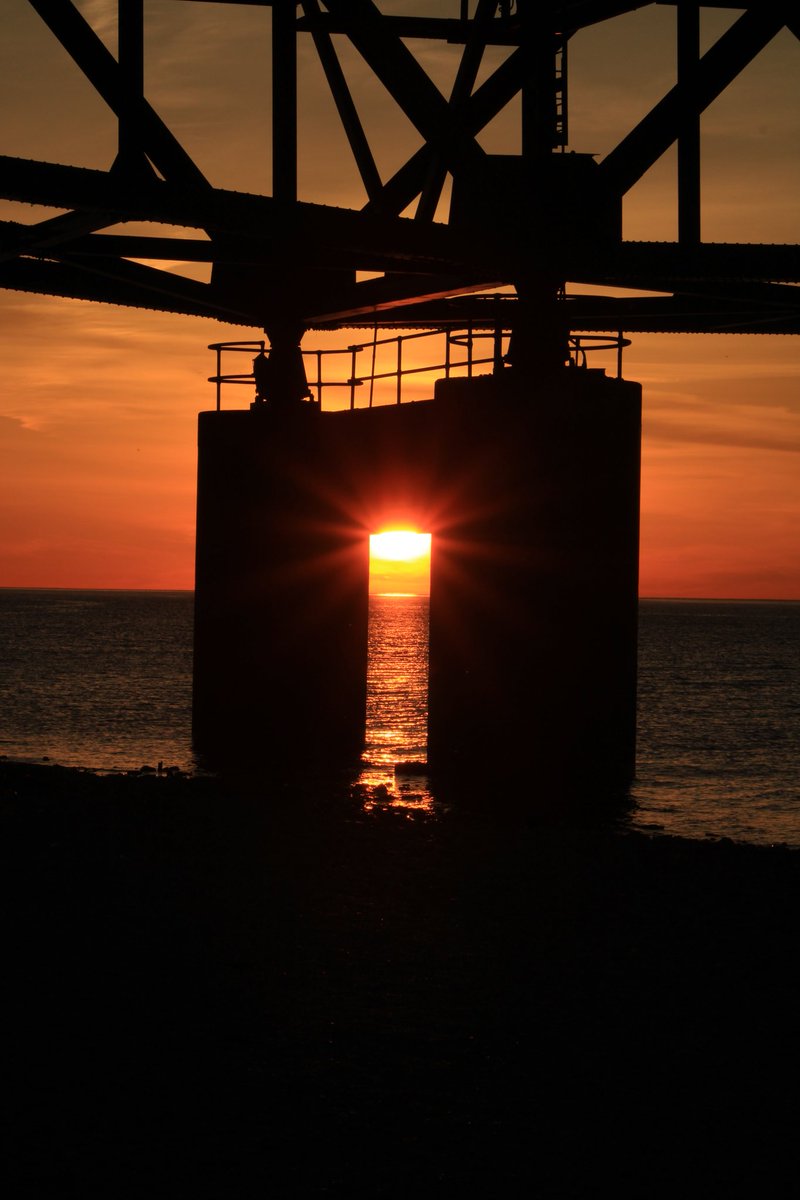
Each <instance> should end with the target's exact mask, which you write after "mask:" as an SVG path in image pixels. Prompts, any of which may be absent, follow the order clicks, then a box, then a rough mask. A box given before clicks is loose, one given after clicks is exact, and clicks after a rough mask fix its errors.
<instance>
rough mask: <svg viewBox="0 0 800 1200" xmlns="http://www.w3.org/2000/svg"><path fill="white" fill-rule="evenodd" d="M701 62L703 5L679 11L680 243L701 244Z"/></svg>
mask: <svg viewBox="0 0 800 1200" xmlns="http://www.w3.org/2000/svg"><path fill="white" fill-rule="evenodd" d="M699 61H700V5H699V4H682V5H681V6H680V7H679V8H678V91H679V93H680V95H681V96H684V95H685V96H686V103H685V104H683V105H682V108H683V112H682V114H681V126H680V132H679V134H678V241H680V242H683V243H684V244H692V243H695V242H699V241H700V113H699V112H698V111H697V109H696V108H694V106H693V105H692V103H691V93H692V89H693V87H694V86H695V77H696V75H697V69H698V63H699Z"/></svg>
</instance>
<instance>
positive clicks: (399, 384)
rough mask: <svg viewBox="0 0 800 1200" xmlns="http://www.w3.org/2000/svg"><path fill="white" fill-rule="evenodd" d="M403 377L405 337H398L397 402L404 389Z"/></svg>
mask: <svg viewBox="0 0 800 1200" xmlns="http://www.w3.org/2000/svg"><path fill="white" fill-rule="evenodd" d="M402 379H403V339H402V337H398V339H397V403H398V404H399V403H400V393H401V391H402V386H403V384H402Z"/></svg>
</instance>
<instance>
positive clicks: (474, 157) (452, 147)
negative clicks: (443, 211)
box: [325, 0, 485, 169]
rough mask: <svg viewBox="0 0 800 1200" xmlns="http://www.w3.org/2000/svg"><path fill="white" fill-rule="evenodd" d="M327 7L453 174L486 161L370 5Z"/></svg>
mask: <svg viewBox="0 0 800 1200" xmlns="http://www.w3.org/2000/svg"><path fill="white" fill-rule="evenodd" d="M325 6H326V8H327V9H328V10H329V11H330V12H331V13H332V14H333V15H334V16H338V17H340V18H342V17H346V18H347V23H348V28H347V31H346V32H347V35H348V37H349V38H350V41H351V42H352V43H353V45H354V46H355V48H356V49H357V50H358V52H359V54H360V55H361V56H362V58H363V59H364V61H365V62H366V63H367V65H368V66H369V67H370V68H371V69H372V71H373V73H374V74H375V76H376V78H377V79H379V80H380V82H381V83H382V84H383V86H384V87H385V88H386V90H387V92H388V93H389V95H390V96H391V97H392V98H393V99H394V101H395V103H397V104H398V105H399V107H400V108H401V109H402V111H403V113H404V114H405V116H406V117H407V118H408V120H409V121H410V122H411V124H412V125H413V126H414V127H415V129H417V131H418V132H419V133H420V134H421V135H422V137H423V138H424V139H425V141H426V142H434V143H438V144H440V145H441V146H442V147H443V148H444V152H445V156H446V161H447V165H448V167H449V168H450V169H454V168H458V167H459V166H461V165H470V164H471V165H472V166H473V168H474V167H476V166H477V165H478V164H479V163H480V162H481V161H483V159H484V158H485V154H484V151H483V150H482V149H481V147H480V146H479V145H478V143H477V142H476V141H475V140H474V138H472V137H471V136H470V134H469V132H468V131H466V130H465V129H464V127H463V125H462V124H461V123H460V122H458V121H454V119H453V114H452V113H451V111H450V108H449V106H448V103H447V101H446V100H445V98H444V96H443V95H442V93H441V92H440V91H439V89H438V88H437V87H436V86H435V84H434V83H432V81H431V80H430V78H429V77H428V75H427V74H426V73H425V71H424V70H423V69H422V67H421V66H420V65H419V63H418V62H417V60H416V59H415V58H414V56H413V54H411V52H410V51H409V50H408V48H407V47H406V46H405V45H404V43H403V42H402V41H401V39H400V38H399V37H397V36H396V35H394V34H392V33H391V32H390V30H389V28H388V27H387V25H386V24H385V21H384V18H383V17H382V15H381V13H380V12H379V10H378V8H377V7H376V6H375V4H374V3H372V0H325Z"/></svg>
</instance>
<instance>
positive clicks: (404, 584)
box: [369, 529, 431, 595]
mask: <svg viewBox="0 0 800 1200" xmlns="http://www.w3.org/2000/svg"><path fill="white" fill-rule="evenodd" d="M369 549H370V591H371V592H373V593H387V592H403V593H415V594H417V595H427V594H428V592H429V590H430V563H431V535H430V534H429V533H417V532H416V531H415V530H413V529H386V530H383V531H382V532H381V533H373V534H371V535H370V539H369Z"/></svg>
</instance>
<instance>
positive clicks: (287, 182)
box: [272, 0, 297, 204]
mask: <svg viewBox="0 0 800 1200" xmlns="http://www.w3.org/2000/svg"><path fill="white" fill-rule="evenodd" d="M272 195H273V196H274V198H275V199H276V200H282V201H285V202H286V203H289V204H293V203H294V202H295V201H296V200H297V35H296V30H295V4H294V0H275V3H273V5H272Z"/></svg>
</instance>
